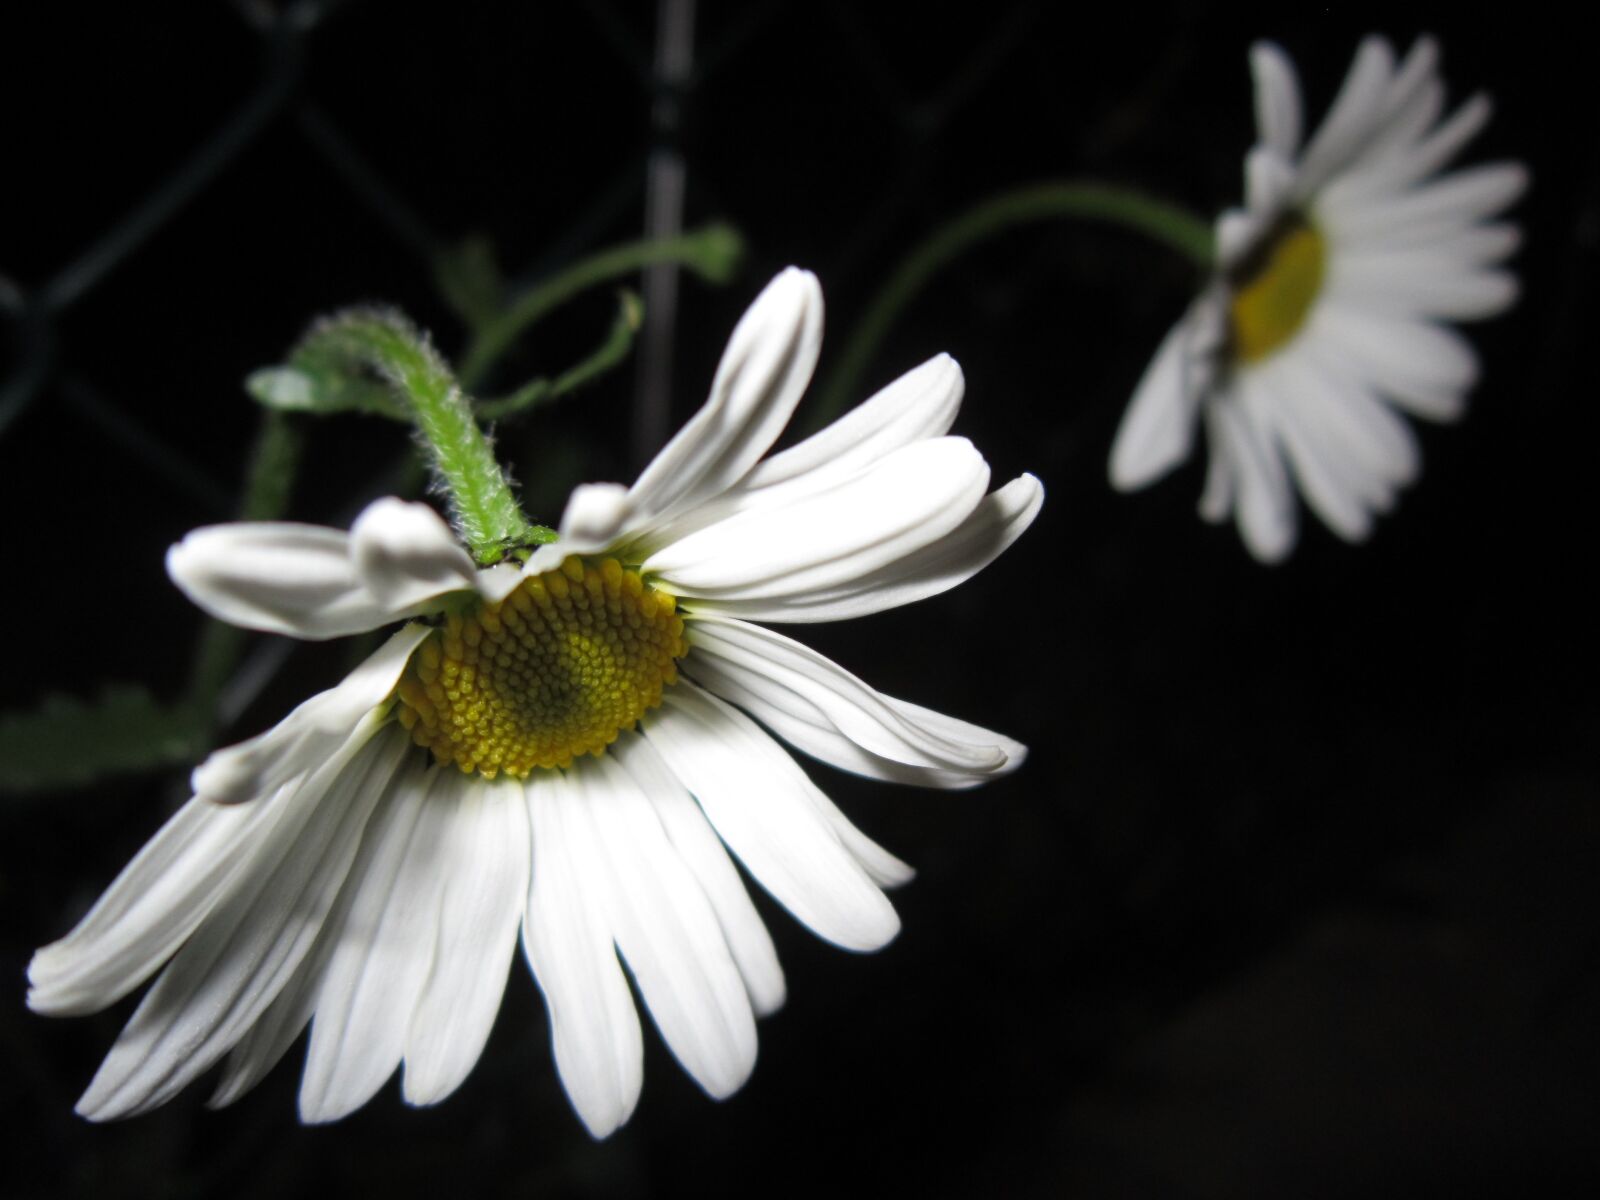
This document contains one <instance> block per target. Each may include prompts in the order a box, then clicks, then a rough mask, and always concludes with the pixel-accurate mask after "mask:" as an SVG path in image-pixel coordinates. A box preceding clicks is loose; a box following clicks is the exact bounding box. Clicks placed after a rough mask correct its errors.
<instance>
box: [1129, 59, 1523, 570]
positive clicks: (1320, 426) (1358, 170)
mask: <svg viewBox="0 0 1600 1200" xmlns="http://www.w3.org/2000/svg"><path fill="white" fill-rule="evenodd" d="M1438 58H1439V51H1438V46H1437V45H1436V44H1435V43H1434V42H1433V40H1432V39H1430V38H1422V39H1419V40H1418V41H1417V43H1416V44H1415V45H1414V46H1413V47H1412V49H1411V52H1410V53H1409V54H1407V55H1406V57H1405V59H1404V61H1401V62H1399V63H1397V62H1396V61H1395V57H1394V53H1393V51H1392V50H1391V49H1390V47H1389V44H1388V42H1386V41H1384V40H1383V39H1382V38H1378V37H1370V38H1368V39H1366V40H1365V41H1364V42H1363V43H1362V44H1361V47H1360V49H1359V51H1358V52H1357V54H1356V58H1355V62H1354V64H1353V65H1352V66H1351V68H1350V73H1349V75H1348V76H1347V77H1346V79H1345V82H1344V86H1343V88H1342V89H1341V90H1340V93H1339V95H1338V98H1337V99H1336V100H1335V101H1334V104H1333V108H1332V109H1331V110H1330V112H1329V113H1328V116H1327V118H1326V120H1324V121H1323V123H1322V127H1321V128H1320V129H1318V130H1317V132H1316V134H1315V135H1313V136H1312V138H1311V140H1310V141H1309V142H1308V143H1307V144H1306V145H1305V146H1304V147H1303V148H1302V147H1301V143H1300V94H1299V88H1298V85H1297V83H1296V79H1295V72H1294V67H1293V65H1292V64H1291V63H1290V62H1289V59H1288V58H1287V56H1286V55H1285V54H1284V53H1283V51H1282V50H1280V49H1279V48H1278V47H1277V46H1274V45H1271V44H1267V43H1261V44H1258V45H1256V46H1255V47H1254V48H1253V49H1252V50H1251V56H1250V63H1251V68H1252V70H1253V73H1254V75H1255V89H1256V121H1257V125H1258V126H1259V141H1258V142H1257V144H1256V146H1255V147H1254V148H1253V149H1252V150H1251V151H1250V154H1249V156H1248V158H1247V159H1246V161H1245V207H1244V208H1243V209H1242V210H1241V209H1235V210H1230V211H1228V212H1225V213H1223V214H1222V216H1221V217H1220V218H1219V219H1218V221H1217V228H1216V269H1215V272H1214V275H1213V277H1212V279H1211V281H1210V283H1209V284H1208V286H1207V287H1206V288H1205V290H1204V292H1203V293H1202V294H1201V295H1200V297H1199V298H1198V299H1197V300H1196V301H1195V302H1194V304H1193V305H1192V306H1191V307H1190V309H1189V311H1188V312H1187V313H1186V314H1185V316H1184V317H1183V318H1182V319H1181V320H1180V321H1179V322H1178V324H1177V326H1176V327H1175V328H1174V329H1173V330H1172V332H1171V333H1170V334H1168V335H1167V338H1166V341H1165V342H1163V343H1162V346H1161V348H1160V349H1159V350H1158V351H1157V353H1156V356H1155V359H1154V361H1152V363H1151V364H1150V367H1149V369H1148V370H1147V371H1146V372H1145V376H1144V379H1143V380H1142V381H1141V382H1140V384H1139V387H1138V389H1137V391H1136V392H1135V394H1134V397H1133V400H1132V402H1131V403H1130V405H1129V406H1128V411H1127V414H1126V415H1125V416H1124V418H1123V421H1122V427H1121V428H1120V429H1119V430H1118V433H1117V438H1116V442H1115V444H1114V445H1113V447H1112V451H1111V464H1110V473H1111V481H1112V483H1113V484H1114V485H1115V486H1116V487H1118V488H1121V489H1123V490H1129V489H1132V488H1137V487H1142V486H1144V485H1145V484H1147V483H1149V482H1150V481H1151V480H1153V479H1155V478H1156V477H1158V476H1160V475H1162V474H1164V473H1165V472H1166V471H1168V470H1170V469H1171V468H1172V467H1174V466H1175V465H1177V464H1178V463H1180V462H1182V461H1183V460H1184V459H1185V458H1186V457H1188V454H1189V450H1190V447H1191V445H1192V443H1193V440H1194V431H1195V426H1196V425H1197V424H1198V423H1199V422H1200V420H1201V418H1202V416H1203V417H1204V420H1205V425H1206V434H1207V440H1208V442H1209V443H1210V447H1211V458H1210V467H1209V473H1208V476H1207V479H1206V485H1205V491H1204V494H1203V496H1202V498H1201V501H1200V512H1201V514H1202V515H1203V516H1204V517H1205V518H1206V519H1207V520H1210V521H1222V520H1225V519H1226V518H1227V516H1228V514H1229V513H1230V512H1232V513H1233V514H1234V516H1235V517H1236V519H1237V521H1238V526H1239V531H1240V533H1241V534H1242V535H1243V538H1244V541H1245V544H1246V545H1247V546H1248V547H1249V549H1250V551H1251V552H1252V553H1253V554H1254V555H1255V556H1256V557H1257V558H1259V559H1261V560H1262V561H1265V562H1273V561H1277V560H1280V559H1282V558H1283V557H1284V556H1286V555H1287V554H1288V553H1289V551H1290V550H1292V549H1293V548H1294V543H1295V538H1296V533H1297V529H1296V525H1297V514H1296V507H1295V500H1294V487H1293V486H1291V482H1290V480H1291V475H1292V477H1293V481H1294V486H1297V487H1298V489H1299V491H1300V492H1301V493H1302V494H1303V495H1304V496H1305V498H1306V502H1307V503H1308V504H1309V505H1310V506H1311V508H1312V509H1313V511H1315V512H1316V514H1317V515H1318V516H1319V517H1321V518H1322V520H1323V521H1324V522H1325V523H1326V524H1327V525H1328V526H1329V528H1331V529H1332V530H1333V531H1334V532H1335V533H1337V534H1338V535H1339V536H1340V537H1343V538H1345V539H1346V540H1348V541H1352V542H1355V541H1361V540H1362V539H1364V538H1365V537H1366V536H1367V534H1368V533H1369V532H1370V531H1371V528H1372V518H1373V515H1374V514H1375V513H1382V512H1387V511H1388V510H1389V508H1390V507H1391V506H1392V505H1393V503H1394V500H1395V495H1396V492H1397V491H1398V489H1400V488H1401V487H1403V486H1405V485H1406V484H1408V483H1410V482H1411V480H1413V479H1414V478H1415V477H1416V475H1417V471H1418V468H1419V463H1420V459H1419V454H1418V449H1417V443H1416V437H1415V435H1414V434H1413V432H1412V430H1411V428H1410V426H1409V425H1408V424H1407V423H1406V422H1405V421H1404V420H1402V419H1401V418H1400V416H1399V415H1398V414H1397V412H1396V410H1399V411H1400V412H1404V413H1409V414H1410V415H1412V416H1416V417H1422V418H1426V419H1429V420H1435V421H1449V420H1453V419H1455V418H1456V417H1457V416H1459V415H1460V414H1461V411H1462V408H1463V405H1464V399H1465V395H1466V392H1467V390H1468V389H1469V388H1470V387H1471V386H1472V385H1473V383H1474V381H1475V380H1476V379H1477V375H1478V362H1477V356H1476V355H1475V354H1474V353H1473V350H1472V347H1471V345H1469V344H1468V342H1467V341H1466V340H1465V339H1464V338H1462V337H1461V336H1460V335H1459V334H1458V333H1456V332H1455V331H1454V330H1453V329H1452V328H1450V326H1449V325H1447V324H1445V322H1447V321H1465V320H1472V319H1476V318H1481V317H1488V316H1491V315H1493V314H1495V313H1498V312H1500V311H1501V310H1503V309H1505V308H1506V307H1507V306H1509V305H1510V304H1511V303H1512V301H1513V300H1514V299H1515V298H1516V293H1517V283H1516V280H1515V278H1513V276H1512V275H1511V274H1510V273H1509V272H1507V271H1505V270H1504V269H1501V268H1500V267H1499V266H1497V264H1498V263H1500V262H1501V260H1503V259H1504V258H1505V257H1506V256H1507V255H1509V254H1510V253H1511V252H1512V250H1513V249H1514V248H1515V247H1516V245H1517V241H1518V232H1517V229H1516V227H1515V226H1512V225H1509V224H1505V223H1503V222H1496V221H1495V220H1494V218H1495V217H1496V216H1497V215H1498V214H1499V213H1500V212H1501V211H1502V210H1503V209H1505V208H1506V207H1507V206H1508V205H1510V204H1511V203H1512V202H1513V201H1514V200H1515V199H1516V198H1517V196H1518V195H1519V194H1520V193H1521V192H1522V190H1523V188H1524V186H1525V185H1526V183H1527V172H1526V171H1525V170H1524V168H1523V167H1522V166H1521V165H1519V164H1517V163H1492V164H1488V165H1485V166H1478V167H1472V168H1469V169H1466V170H1461V171H1456V172H1454V173H1452V174H1449V175H1445V176H1443V177H1441V176H1440V171H1441V170H1442V168H1443V167H1444V166H1445V164H1446V163H1448V162H1449V161H1450V159H1451V158H1453V157H1454V156H1455V154H1456V153H1457V151H1459V150H1460V149H1461V148H1462V147H1463V146H1464V145H1466V143H1467V142H1468V141H1469V140H1470V139H1471V138H1472V137H1473V135H1474V134H1476V133H1477V132H1478V130H1479V129H1480V128H1482V126H1483V124H1484V122H1485V121H1486V120H1488V117H1489V109H1490V106H1489V101H1488V99H1487V98H1486V97H1484V96H1482V95H1478V96H1474V97H1473V98H1472V99H1471V100H1468V101H1467V102H1466V103H1465V104H1463V105H1462V106H1461V107H1460V108H1458V109H1457V110H1456V111H1455V112H1454V113H1452V114H1450V115H1449V116H1448V117H1445V116H1443V112H1444V84H1443V83H1442V82H1441V80H1440V79H1439V75H1438V69H1437V68H1438Z"/></svg>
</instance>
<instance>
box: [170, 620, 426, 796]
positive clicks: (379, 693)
mask: <svg viewBox="0 0 1600 1200" xmlns="http://www.w3.org/2000/svg"><path fill="white" fill-rule="evenodd" d="M429 632H430V631H429V629H428V627H427V626H426V625H420V624H419V625H407V626H406V627H405V628H404V629H401V630H398V631H397V632H396V633H394V634H393V635H391V636H390V638H389V640H388V641H386V642H384V644H383V645H382V646H380V647H378V649H376V650H374V651H373V652H372V653H371V654H370V655H368V656H367V658H366V660H365V661H364V662H362V664H361V665H360V666H359V667H357V668H356V669H355V670H354V671H351V672H350V674H348V675H346V676H345V677H344V679H343V680H342V681H341V682H340V683H339V685H338V686H337V687H334V688H330V689H329V690H328V691H326V692H318V693H317V694H316V695H315V696H313V697H311V699H309V700H307V701H305V702H304V703H303V704H301V705H300V706H299V707H298V708H296V709H295V710H294V711H293V712H291V713H290V714H289V715H288V716H287V717H285V718H284V719H283V720H281V721H279V722H278V723H277V724H276V725H274V726H273V727H272V728H271V729H269V730H267V731H266V732H265V733H262V734H257V735H256V736H255V737H253V738H250V739H249V740H247V741H243V742H239V743H237V744H236V745H233V746H226V747H224V748H223V749H221V750H216V751H213V752H212V753H211V754H210V755H208V756H207V758H206V760H205V761H204V762H202V763H201V764H200V765H199V766H198V767H196V768H195V769H194V772H193V773H192V775H191V776H190V779H189V783H190V786H192V787H193V788H194V791H195V795H196V796H197V797H199V798H201V799H204V800H207V801H210V802H212V803H216V804H242V803H245V802H247V801H252V800H258V799H260V798H262V797H264V796H266V795H268V794H269V793H271V792H273V791H275V790H277V788H279V787H280V786H282V784H283V783H284V781H285V780H287V779H289V778H290V777H292V776H294V775H297V774H299V773H300V772H302V771H305V770H309V769H311V768H313V767H315V766H316V764H318V763H320V762H321V761H323V759H325V758H326V757H327V756H328V755H329V754H330V753H332V752H333V751H334V750H335V749H337V748H338V746H339V745H340V743H342V742H343V741H344V739H345V737H346V736H347V735H348V734H349V731H350V730H351V729H352V728H353V727H354V726H355V724H356V722H357V721H359V720H360V719H361V718H362V717H363V716H365V715H366V714H367V713H368V712H370V711H371V710H372V709H374V708H376V707H378V705H380V704H382V703H383V702H384V701H385V700H387V699H388V698H389V695H390V693H391V692H393V691H394V687H395V684H396V683H398V682H399V681H400V675H401V672H403V671H404V670H405V667H406V663H407V662H408V661H409V660H410V658H411V653H412V651H414V650H415V649H416V648H417V647H418V646H419V645H421V644H422V641H423V639H425V638H426V637H427V636H428V633H429Z"/></svg>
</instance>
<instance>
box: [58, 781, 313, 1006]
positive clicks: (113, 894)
mask: <svg viewBox="0 0 1600 1200" xmlns="http://www.w3.org/2000/svg"><path fill="white" fill-rule="evenodd" d="M283 808H284V797H282V796H279V797H274V798H270V799H267V800H264V801H263V802H262V803H260V804H257V805H252V806H249V807H243V808H236V807H226V808H225V807H221V806H219V805H216V804H212V803H210V802H209V801H207V800H204V799H201V798H199V797H195V798H194V799H192V800H190V801H189V802H188V803H187V804H185V805H184V806H183V807H182V808H180V809H179V810H178V811H177V812H176V813H174V814H173V816H172V817H171V819H170V820H168V821H167V823H166V824H165V825H163V826H162V827H161V829H160V830H159V831H158V832H157V833H156V835H155V836H154V837H153V838H151V839H150V841H149V842H147V843H146V844H145V846H144V848H143V849H142V850H140V851H139V853H138V854H137V855H136V856H135V857H134V859H133V861H132V862H130V863H129V864H128V865H127V866H126V867H124V868H123V869H122V873H121V874H119V875H118V876H117V878H116V880H115V881H114V882H113V883H112V884H111V886H110V887H108V888H107V889H106V891H105V894H104V895H102V896H101V897H100V899H99V900H97V901H96V902H95V904H94V907H93V908H91V909H90V910H89V912H88V914H87V915H85V916H84V918H83V919H82V920H81V921H79V922H78V924H77V926H76V927H75V928H74V929H73V930H72V932H71V933H69V934H68V935H67V936H66V937H64V938H62V939H61V940H60V941H57V942H53V943H51V944H50V945H48V946H45V947H43V948H42V949H41V950H39V951H38V952H37V953H36V954H35V955H34V956H33V961H32V962H30V963H29V964H28V981H29V984H30V985H31V986H30V987H29V990H28V1007H29V1008H31V1009H33V1011H34V1012H38V1013H44V1014H46V1015H49V1016H81V1015H83V1014H85V1013H91V1012H98V1011H99V1010H101V1009H103V1008H105V1007H107V1006H108V1005H111V1004H114V1003H115V1002H116V1001H118V1000H120V999H121V998H122V997H123V996H126V995H127V994H128V993H129V992H131V991H132V990H133V989H134V988H136V987H138V986H139V985H140V984H141V983H143V982H144V981H145V980H146V979H148V978H149V977H150V976H151V975H152V974H153V973H154V972H155V970H156V968H157V967H159V966H160V965H161V964H162V963H164V962H166V960H167V959H168V958H170V957H171V956H172V954H173V952H174V951H176V950H177V948H178V947H179V946H181V945H183V943H184V942H185V941H186V940H188V938H189V935H190V934H192V933H193V932H194V930H195V928H196V927H197V926H198V925H199V924H200V922H201V921H203V920H204V919H205V918H206V916H207V914H209V913H210V912H211V910H212V908H214V907H215V906H216V903H217V901H218V899H219V898H220V897H221V896H222V894H223V892H224V890H225V888H226V887H227V885H228V883H229V881H230V880H231V879H232V878H233V876H234V873H235V869H236V868H237V867H238V865H239V864H240V862H241V861H244V860H245V859H247V858H248V857H249V856H250V854H251V852H252V851H253V850H254V849H255V848H256V847H257V846H258V844H259V838H260V837H261V834H262V831H263V826H264V825H265V826H268V827H270V826H271V825H272V824H273V823H274V822H275V820H276V819H277V818H279V817H281V816H282V811H283Z"/></svg>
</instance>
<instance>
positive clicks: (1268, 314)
mask: <svg viewBox="0 0 1600 1200" xmlns="http://www.w3.org/2000/svg"><path fill="white" fill-rule="evenodd" d="M1326 265H1327V244H1326V243H1325V242H1324V241H1323V237H1322V235H1321V234H1320V233H1318V232H1317V231H1316V230H1315V229H1314V228H1312V227H1311V226H1310V225H1307V224H1304V223H1303V222H1296V223H1294V224H1292V225H1290V226H1289V227H1288V228H1287V229H1285V230H1284V231H1283V232H1282V233H1281V234H1279V235H1278V237H1277V238H1275V239H1274V240H1273V241H1272V242H1271V243H1270V244H1269V245H1268V246H1267V247H1266V250H1265V252H1264V253H1263V254H1262V255H1261V257H1260V259H1259V263H1258V264H1257V265H1256V267H1255V269H1254V270H1252V271H1250V272H1248V273H1247V275H1246V277H1245V278H1244V279H1243V280H1242V281H1241V282H1239V283H1238V284H1236V285H1235V287H1234V293H1233V304H1232V306H1231V308H1230V316H1231V318H1232V325H1233V345H1234V350H1235V352H1236V353H1237V354H1238V356H1239V358H1241V359H1242V360H1244V361H1245V362H1248V363H1253V362H1258V361H1260V360H1261V359H1263V358H1265V357H1267V355H1269V354H1271V353H1272V352H1273V351H1274V350H1277V349H1278V348H1279V347H1280V346H1282V345H1283V344H1284V343H1285V342H1287V341H1289V339H1290V338H1292V337H1294V335H1295V333H1296V332H1298V331H1299V329H1300V326H1301V325H1302V324H1304V323H1305V319H1306V315H1307V314H1308V313H1309V312H1310V311H1311V304H1312V301H1314V300H1315V299H1316V298H1317V293H1318V292H1320V291H1321V290H1322V276H1323V271H1324V268H1325V267H1326Z"/></svg>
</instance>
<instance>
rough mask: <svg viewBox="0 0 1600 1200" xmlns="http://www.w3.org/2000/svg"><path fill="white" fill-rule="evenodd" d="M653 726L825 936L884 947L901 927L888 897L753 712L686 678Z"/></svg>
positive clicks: (752, 858)
mask: <svg viewBox="0 0 1600 1200" xmlns="http://www.w3.org/2000/svg"><path fill="white" fill-rule="evenodd" d="M645 735H646V736H647V737H648V738H649V740H650V742H651V743H652V744H653V745H654V746H655V748H656V749H657V750H659V751H660V752H661V757H662V758H663V759H664V760H665V761H666V763H667V765H668V766H669V767H670V768H671V769H672V773H673V774H674V775H676V776H677V777H678V778H679V779H681V780H683V782H684V783H685V784H686V785H687V786H688V788H689V790H690V791H691V792H693V793H694V796H695V799H697V800H698V801H699V802H700V807H701V808H702V809H704V810H705V814H706V816H707V817H708V818H710V820H711V823H712V825H713V826H715V827H716V830H717V833H718V834H720V835H721V837H722V840H723V841H725V842H726V843H727V844H728V846H729V848H730V849H731V850H732V851H733V852H734V854H736V855H738V857H739V859H740V861H741V862H743V863H744V865H745V867H746V868H747V869H748V870H749V872H750V874H751V875H753V876H754V877H755V879H756V881H757V882H758V883H760V884H761V886H762V887H764V888H766V889H767V891H769V892H770V893H772V895H773V897H774V898H776V899H777V901H778V902H779V903H780V904H782V905H783V906H784V907H785V908H787V909H788V910H789V911H790V912H792V913H794V915H795V916H796V917H797V918H799V919H800V920H801V921H802V922H804V923H805V924H806V925H808V926H810V928H811V929H812V930H813V931H815V932H816V933H817V934H818V935H819V936H821V937H824V938H826V939H828V940H829V941H831V942H834V943H835V944H837V945H840V946H843V947H844V948H845V949H847V950H876V949H878V948H879V947H881V946H883V945H885V944H887V943H888V942H889V941H890V940H891V939H892V938H893V937H894V935H895V934H896V933H897V932H899V929H900V921H899V918H898V917H896V916H895V912H894V909H893V908H892V907H891V906H890V904H889V901H888V899H887V897H885V896H884V894H883V893H882V892H881V891H879V890H878V888H877V886H876V885H875V884H874V883H873V882H872V881H871V879H870V878H869V877H868V875H867V874H866V872H865V871H864V870H863V869H862V867H861V865H860V864H859V863H858V862H857V860H856V858H855V856H854V855H852V854H851V853H850V852H849V851H848V850H847V849H846V848H845V847H844V845H843V844H842V843H841V842H840V840H839V837H838V834H837V833H835V832H834V829H833V827H832V825H831V824H830V823H829V822H828V820H827V818H826V817H825V816H824V815H823V814H822V812H821V811H820V810H819V808H818V806H817V805H816V804H815V803H813V801H812V799H811V795H810V793H811V792H812V791H814V790H815V785H814V784H812V783H811V781H810V780H809V779H807V778H806V776H805V773H804V772H803V771H801V770H800V768H799V767H798V766H797V765H796V764H795V763H794V760H792V759H791V758H789V756H788V755H787V754H785V753H784V752H783V750H782V749H781V748H780V747H779V746H778V745H777V744H776V743H775V742H773V741H772V740H771V738H769V737H768V736H767V735H766V734H764V733H762V732H761V730H760V729H758V728H757V727H756V726H755V725H754V724H753V723H752V722H751V721H750V720H749V718H748V717H744V716H742V715H741V714H739V713H738V712H737V710H735V709H732V708H730V707H728V705H726V704H724V703H722V702H721V701H720V700H717V699H716V698H715V697H712V696H708V695H706V694H705V693H704V692H702V691H700V689H698V688H696V687H694V686H693V685H691V684H687V683H680V684H679V685H678V686H677V687H675V688H673V689H672V690H671V691H670V692H668V693H667V697H666V700H665V701H664V703H663V705H662V707H661V708H660V709H658V710H657V711H656V712H654V713H652V714H651V716H650V718H649V719H648V720H647V721H646V722H645Z"/></svg>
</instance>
